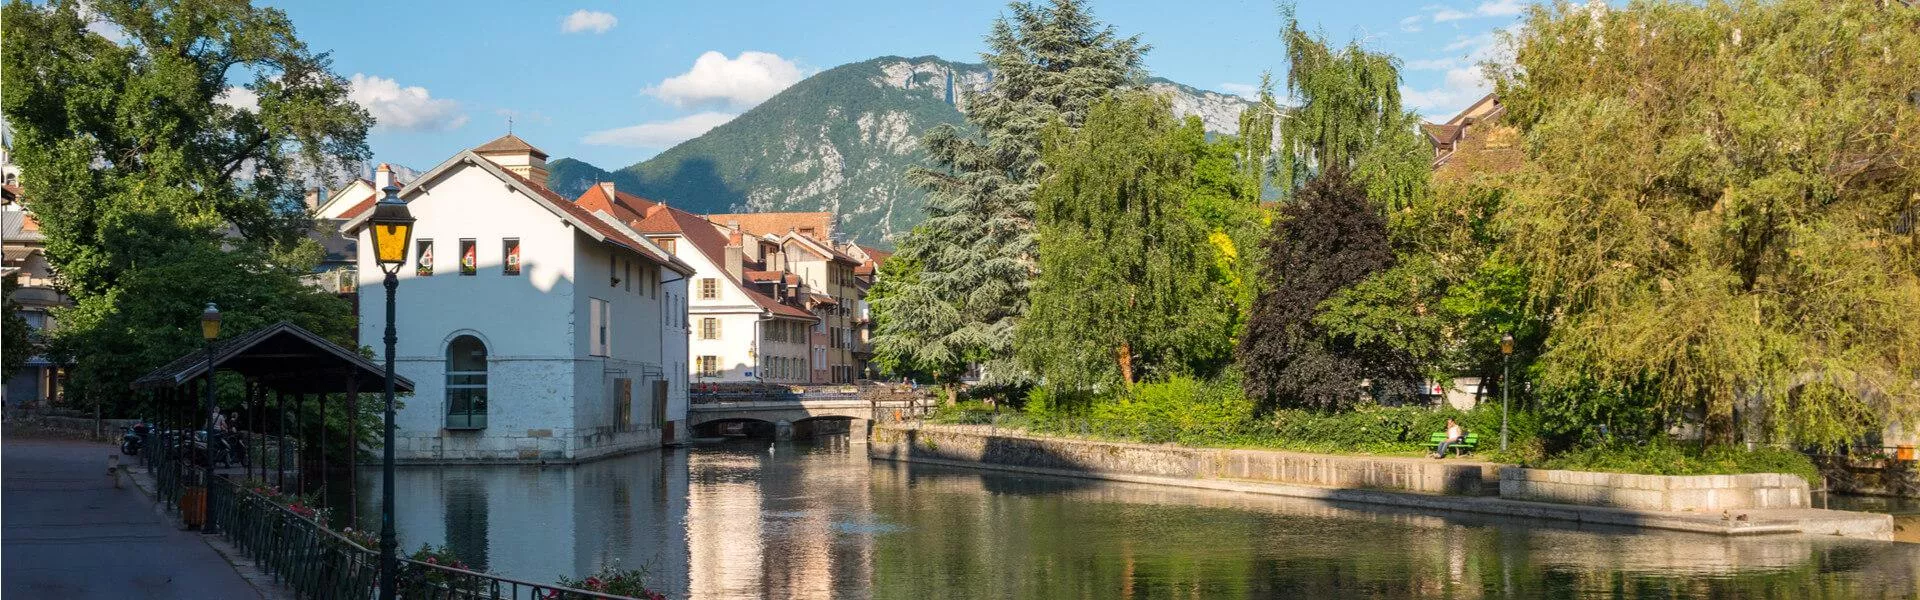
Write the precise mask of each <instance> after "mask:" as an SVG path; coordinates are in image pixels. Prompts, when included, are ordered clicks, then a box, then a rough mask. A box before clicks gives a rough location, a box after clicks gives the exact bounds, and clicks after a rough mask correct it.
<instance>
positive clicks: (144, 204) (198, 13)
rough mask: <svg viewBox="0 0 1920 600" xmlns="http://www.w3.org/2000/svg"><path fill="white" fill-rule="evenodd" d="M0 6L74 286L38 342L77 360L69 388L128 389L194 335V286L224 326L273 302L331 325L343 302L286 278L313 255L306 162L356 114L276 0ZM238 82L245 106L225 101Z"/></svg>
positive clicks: (349, 152) (47, 216)
mask: <svg viewBox="0 0 1920 600" xmlns="http://www.w3.org/2000/svg"><path fill="white" fill-rule="evenodd" d="M4 16H5V20H6V23H7V29H8V35H7V43H6V46H5V48H4V51H0V67H4V71H5V73H4V83H5V85H4V87H5V89H4V92H0V97H3V106H4V109H5V112H6V115H7V118H8V120H9V122H10V124H11V125H12V126H13V127H14V131H15V134H16V138H15V139H16V140H17V143H18V146H17V150H18V157H19V161H20V164H21V166H22V168H23V170H24V171H25V172H26V173H27V174H28V178H29V181H30V182H31V185H32V190H33V192H32V194H30V195H29V196H28V207H29V208H31V209H32V210H33V211H34V212H35V214H36V216H37V217H38V218H39V220H40V222H41V225H42V231H43V232H44V233H45V234H46V238H47V254H48V257H49V259H50V260H51V262H52V263H53V266H54V268H55V270H56V271H57V272H58V273H59V277H60V281H61V282H62V284H63V285H64V286H65V288H66V291H67V292H68V293H69V294H70V295H71V296H72V298H73V299H74V301H75V306H74V307H72V308H71V309H68V310H66V311H64V312H63V313H62V314H61V318H60V321H61V325H62V326H61V327H60V328H59V329H58V330H56V338H55V339H54V343H53V348H54V351H55V353H56V354H59V355H62V356H65V357H69V358H71V359H73V360H75V361H76V364H75V368H74V369H73V370H72V371H71V380H70V387H69V392H70V393H72V394H75V395H77V396H79V397H82V398H85V399H92V400H117V399H120V398H122V397H124V396H125V390H126V384H127V382H128V381H129V380H130V379H131V378H133V377H136V376H138V375H139V374H140V373H142V372H144V371H145V370H147V369H150V368H152V367H154V366H157V364H158V361H161V360H165V359H166V358H169V357H171V356H173V355H175V354H178V353H179V352H181V351H184V350H187V349H190V348H192V347H195V346H197V345H198V344H199V342H198V341H197V337H198V336H197V335H195V334H194V332H192V331H189V329H190V328H192V327H193V322H194V321H195V320H196V315H198V314H199V312H200V310H201V309H202V308H203V307H204V306H205V304H206V302H208V301H213V302H218V303H220V304H221V306H222V310H223V312H225V313H226V314H227V318H228V323H229V325H228V327H229V328H230V329H229V331H240V330H243V329H244V328H246V327H247V326H249V325H256V324H265V323H268V322H271V321H274V320H278V319H281V318H287V319H290V320H293V321H295V322H296V323H299V324H301V325H303V326H306V327H309V328H311V329H314V330H315V331H319V332H322V333H325V334H329V335H331V336H333V337H335V339H336V340H344V339H346V337H347V336H348V334H349V332H350V330H351V326H350V323H349V321H348V315H347V310H348V307H347V306H346V304H345V303H342V302H339V301H338V300H336V299H333V298H330V297H328V296H326V295H325V294H324V293H322V292H320V291H318V290H315V289H311V288H308V287H305V286H302V285H300V284H299V281H298V278H299V277H300V276H302V275H305V274H307V273H308V272H309V271H310V269H311V267H312V265H313V264H314V262H315V261H316V260H317V258H318V254H317V252H318V250H317V247H315V246H314V245H313V243H312V242H309V241H306V240H305V239H304V238H303V237H302V236H301V234H302V233H303V232H304V231H305V230H306V227H309V226H310V225H311V222H310V220H309V218H308V216H307V215H306V213H305V212H304V206H303V205H302V204H301V202H300V200H301V196H302V193H301V192H302V188H303V187H304V186H305V185H306V184H307V180H306V177H307V176H308V174H310V173H313V172H316V171H317V172H335V171H337V170H339V169H340V168H341V167H342V166H344V165H350V164H355V163H358V162H359V161H361V160H364V159H365V158H366V156H367V154H368V153H367V148H366V142H365V139H366V130H367V127H368V125H369V124H370V121H371V119H370V117H369V116H368V115H367V112H366V111H365V110H364V109H362V108H360V107H359V106H358V105H357V104H354V103H353V102H352V101H350V100H348V99H347V85H346V82H345V81H344V80H342V79H341V78H340V77H339V76H337V75H335V74H333V73H332V72H330V71H329V70H328V68H329V65H328V60H327V58H326V56H325V55H315V54H312V53H310V52H309V51H308V50H307V49H306V47H305V46H304V45H303V44H301V43H300V42H299V40H298V39H297V38H296V37H295V36H294V31H293V26H292V24H291V23H290V22H289V21H288V20H287V17H286V15H285V14H284V13H283V12H281V11H279V10H277V9H261V8H255V7H253V6H250V5H249V4H248V3H246V2H243V1H238V0H218V1H211V2H177V1H162V2H144V1H133V0H93V1H89V2H85V3H81V2H77V1H71V0H63V1H59V2H54V3H51V4H48V5H34V4H28V3H24V2H13V3H9V4H7V5H6V8H5V14H4ZM101 31H105V32H109V33H112V34H114V35H115V36H116V38H117V39H109V38H108V37H107V36H105V35H103V34H102V33H100V32H101ZM236 79H238V80H242V81H244V85H243V86H235V85H234V84H233V83H232V82H233V81H234V80H236ZM240 87H243V88H244V89H243V91H244V92H246V93H245V94H239V95H243V96H244V95H251V96H254V97H257V98H258V103H257V106H234V105H233V104H237V103H236V102H232V99H233V98H235V97H237V96H236V95H235V94H236V92H230V91H229V90H230V88H240ZM223 98H224V99H227V100H228V102H221V101H220V100H222V99H223Z"/></svg>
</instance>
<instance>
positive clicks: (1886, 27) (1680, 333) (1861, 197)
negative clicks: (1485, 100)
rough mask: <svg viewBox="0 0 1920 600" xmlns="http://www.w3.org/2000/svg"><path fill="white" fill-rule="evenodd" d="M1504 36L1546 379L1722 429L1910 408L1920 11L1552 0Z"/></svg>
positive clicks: (1809, 2)
mask: <svg viewBox="0 0 1920 600" xmlns="http://www.w3.org/2000/svg"><path fill="white" fill-rule="evenodd" d="M1506 42H1507V43H1508V44H1510V48H1511V49H1512V51H1513V53H1514V54H1513V56H1514V60H1513V62H1512V63H1511V64H1508V65H1503V66H1499V67H1495V68H1493V69H1491V72H1492V74H1493V75H1494V79H1495V86H1496V89H1497V91H1498V93H1499V94H1500V95H1501V97H1502V98H1503V100H1504V101H1505V103H1506V105H1507V107H1508V110H1509V113H1508V117H1507V118H1508V123H1510V124H1513V125H1515V126H1517V127H1518V128H1519V129H1520V130H1521V131H1522V133H1523V134H1524V136H1525V140H1526V148H1527V155H1528V156H1527V160H1526V166H1525V167H1524V171H1523V172H1522V173H1521V174H1520V176H1519V177H1517V178H1516V179H1515V188H1514V194H1513V199H1512V202H1511V203H1510V204H1509V205H1508V209H1507V212H1506V214H1505V216H1504V217H1505V218H1507V219H1509V220H1510V221H1511V222H1512V223H1513V225H1514V228H1513V231H1514V234H1513V237H1512V239H1511V240H1510V248H1511V250H1512V251H1514V253H1515V254H1516V255H1517V256H1519V257H1521V258H1522V259H1523V260H1524V261H1525V262H1526V263H1527V265H1528V266H1529V268H1531V269H1532V270H1533V278H1532V281H1533V289H1532V290H1531V295H1532V297H1533V298H1534V301H1536V302H1537V303H1539V304H1540V305H1541V306H1543V307H1548V308H1549V309H1550V311H1551V312H1550V314H1551V315H1552V320H1553V322H1554V326H1553V329H1552V333H1551V334H1550V337H1549V338H1548V340H1547V347H1546V350H1545V352H1544V353H1543V355H1542V356H1541V360H1540V362H1539V363H1538V365H1539V373H1538V379H1537V381H1539V382H1540V383H1541V384H1542V385H1544V386H1546V387H1548V388H1549V390H1548V392H1549V394H1552V393H1553V390H1554V389H1558V390H1561V391H1571V390H1574V389H1576V388H1582V389H1599V390H1603V393H1601V394H1587V395H1585V396H1582V395H1581V394H1578V393H1569V394H1567V395H1568V396H1569V397H1586V398H1590V399H1593V400H1589V401H1591V402H1601V401H1602V400H1599V399H1598V398H1602V397H1608V396H1627V397H1628V398H1627V399H1626V400H1620V399H1618V398H1614V399H1611V400H1605V401H1606V402H1627V403H1635V402H1637V403H1642V404H1644V405H1646V406H1651V407H1652V408H1653V409H1654V410H1656V411H1658V412H1661V413H1664V414H1667V415H1670V416H1672V417H1674V418H1679V419H1685V420H1689V421H1694V422H1698V423H1700V424H1701V425H1703V428H1704V432H1705V434H1706V438H1707V440H1708V441H1710V442H1713V443H1723V444H1724V443H1731V442H1734V441H1736V439H1738V438H1739V437H1741V436H1742V434H1745V435H1746V436H1747V437H1748V439H1750V440H1751V439H1753V438H1754V437H1761V438H1764V439H1765V440H1768V441H1778V442H1792V443H1800V444H1814V445H1838V444H1843V443H1847V442H1849V441H1851V440H1855V439H1858V438H1859V437H1860V436H1862V435H1863V434H1865V433H1867V432H1868V431H1870V430H1872V429H1875V428H1877V427H1879V426H1880V425H1882V424H1883V423H1885V422H1886V421H1887V420H1889V419H1912V418H1913V417H1915V416H1916V414H1915V413H1916V407H1920V384H1916V381H1917V380H1920V377H1917V375H1920V262H1917V261H1916V249H1917V248H1920V237H1916V236H1917V235H1920V234H1916V232H1915V231H1914V215H1915V210H1916V203H1920V169H1916V167H1920V106H1916V103H1917V102H1920V92H1916V90H1917V89H1920V79H1917V78H1916V77H1915V74H1916V73H1920V11H1917V10H1913V9H1911V8H1906V7H1903V6H1900V5H1898V4H1890V3H1876V2H1820V1H1815V0H1787V1H1781V2H1759V1H1747V2H1732V3H1727V2H1709V3H1705V4H1693V3H1677V2H1634V3H1632V4H1630V5H1629V6H1627V7H1626V8H1624V9H1609V8H1607V7H1606V6H1604V5H1598V4H1595V5H1573V4H1570V3H1567V2H1560V3H1558V4H1555V5H1553V6H1537V7H1534V8H1533V9H1531V11H1530V13H1529V15H1528V17H1527V18H1526V19H1525V23H1524V27H1523V28H1521V29H1520V30H1518V31H1517V32H1516V33H1514V34H1512V35H1511V36H1509V37H1508V39H1507V40H1506ZM1908 422H1909V423H1911V422H1912V421H1911V420H1909V421H1908ZM1742 425H1744V426H1742Z"/></svg>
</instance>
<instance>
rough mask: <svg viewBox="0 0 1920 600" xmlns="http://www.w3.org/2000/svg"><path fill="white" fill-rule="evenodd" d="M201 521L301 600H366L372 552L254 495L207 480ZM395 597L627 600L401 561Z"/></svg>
mask: <svg viewBox="0 0 1920 600" xmlns="http://www.w3.org/2000/svg"><path fill="white" fill-rule="evenodd" d="M211 489H212V491H213V493H212V494H211V495H210V497H209V500H208V501H209V504H208V512H209V517H210V518H211V519H212V520H213V522H214V523H215V524H217V525H218V526H219V532H220V533H221V534H224V535H225V536H226V537H227V539H228V540H230V541H232V542H233V545H234V546H235V547H236V548H239V549H240V550H241V551H242V552H244V553H246V554H247V555H248V556H249V557H250V558H252V559H253V560H254V561H255V562H256V563H258V564H259V565H260V567H261V568H262V569H265V570H266V571H268V572H270V573H272V574H273V575H274V579H275V580H276V581H277V582H279V583H282V584H285V585H286V586H287V587H288V588H290V589H292V590H293V592H294V596H295V597H297V598H300V599H301V600H307V599H314V600H333V599H336V598H337V599H346V598H360V599H364V598H371V597H374V595H375V592H377V591H378V590H379V580H380V566H379V565H380V554H379V553H378V552H376V551H374V550H372V549H369V548H367V547H365V546H361V545H360V544H358V543H356V542H354V541H353V540H352V539H349V538H347V537H346V536H344V535H341V534H340V533H338V532H335V531H333V530H332V529H328V528H326V527H324V526H322V525H321V524H320V523H318V522H316V521H314V520H313V519H311V518H308V517H305V516H302V515H300V514H299V513H295V512H293V510H291V509H289V508H287V507H285V506H281V505H280V504H279V503H277V502H274V501H273V500H272V499H271V498H268V497H266V496H264V495H262V494H260V493H258V492H255V491H253V490H250V489H246V488H245V487H244V486H240V485H237V484H235V483H233V481H232V480H231V479H228V478H226V477H215V478H214V483H213V485H212V486H211ZM399 560H400V569H399V571H398V572H397V573H396V575H395V580H396V581H395V586H394V587H395V588H396V590H395V591H396V595H397V596H399V597H400V598H404V599H407V600H416V599H430V600H440V599H445V600H482V599H484V600H628V598H629V597H627V596H615V595H611V594H603V593H599V592H594V591H589V590H580V589H574V588H569V587H564V586H559V585H553V584H547V583H534V582H531V581H522V580H518V579H513V578H509V577H501V576H499V575H490V574H487V573H479V572H475V571H469V570H466V569H458V568H454V567H451V566H446V565H439V564H433V563H428V562H421V561H416V560H411V559H407V558H401V559H399Z"/></svg>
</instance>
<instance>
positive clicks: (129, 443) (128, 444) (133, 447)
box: [120, 421, 152, 456]
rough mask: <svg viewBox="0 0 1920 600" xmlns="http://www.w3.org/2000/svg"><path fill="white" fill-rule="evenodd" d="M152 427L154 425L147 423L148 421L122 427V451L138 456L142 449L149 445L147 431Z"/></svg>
mask: <svg viewBox="0 0 1920 600" xmlns="http://www.w3.org/2000/svg"><path fill="white" fill-rule="evenodd" d="M151 428H152V426H151V425H149V424H147V422H146V421H140V422H138V423H134V424H132V425H128V426H126V427H121V428H120V453H121V454H125V455H128V456H138V455H139V454H140V450H141V449H143V448H145V447H146V446H147V431H148V430H149V429H151Z"/></svg>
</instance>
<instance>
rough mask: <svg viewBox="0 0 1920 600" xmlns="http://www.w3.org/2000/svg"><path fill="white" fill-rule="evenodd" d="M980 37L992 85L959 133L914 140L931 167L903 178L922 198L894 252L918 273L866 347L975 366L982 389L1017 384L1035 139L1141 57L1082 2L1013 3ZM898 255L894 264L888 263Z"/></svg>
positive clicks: (1021, 377)
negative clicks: (921, 216)
mask: <svg viewBox="0 0 1920 600" xmlns="http://www.w3.org/2000/svg"><path fill="white" fill-rule="evenodd" d="M1009 11H1010V12H1011V14H1010V15H1009V16H1008V17H1005V18H1002V19H999V20H997V21H995V22H994V25H993V30H992V32H991V33H990V34H989V35H988V36H987V42H988V45H989V47H990V48H991V51H990V52H988V53H986V54H983V55H982V58H983V59H984V61H985V62H986V63H987V65H988V66H989V67H991V68H992V69H993V71H994V80H993V86H992V87H991V88H990V89H988V90H986V91H984V92H969V93H968V95H967V103H966V104H967V120H968V122H970V123H972V124H973V125H974V126H975V127H976V128H977V129H978V130H979V133H978V135H970V134H968V133H966V132H964V131H962V130H960V129H959V128H956V127H951V126H942V127H937V128H935V129H934V130H932V131H930V132H928V133H927V135H926V137H925V138H924V139H923V140H922V141H921V146H922V148H923V149H925V150H926V152H927V154H928V156H929V158H930V160H931V161H932V165H931V166H929V167H925V168H915V169H913V170H912V171H911V172H909V173H908V178H909V180H911V181H912V182H914V183H915V184H917V185H920V186H922V187H924V188H926V189H927V190H928V191H929V193H930V198H929V202H928V205H927V213H928V217H927V220H926V222H925V223H924V224H923V225H922V226H920V227H918V228H916V229H915V230H914V232H913V233H912V234H911V235H909V236H907V238H906V239H905V240H903V241H902V242H901V244H900V252H899V255H903V256H904V257H905V258H906V259H908V260H912V261H917V262H918V264H920V265H921V271H920V277H919V279H918V281H916V282H914V283H912V284H910V285H909V286H908V287H909V288H911V289H903V290H901V293H900V294H898V295H897V296H895V297H894V299H893V300H891V301H889V302H887V303H885V304H876V308H877V309H880V310H884V311H887V312H889V313H891V314H890V315H889V316H888V317H887V318H886V319H885V321H884V324H883V326H882V327H880V328H879V329H878V331H876V335H875V337H876V340H875V346H876V348H879V349H883V350H882V351H887V352H898V353H899V354H897V355H896V357H895V358H892V359H889V360H897V361H899V362H900V363H901V364H909V365H918V368H919V369H920V370H927V371H940V372H941V373H942V375H943V377H944V378H946V379H947V380H949V381H951V380H952V379H953V378H957V377H958V375H959V373H957V372H954V371H952V370H942V368H943V367H944V368H946V369H950V368H951V367H950V366H949V365H951V364H954V363H955V362H958V363H960V364H979V365H981V367H982V371H983V378H984V379H985V382H986V383H997V384H1021V383H1025V382H1026V381H1027V380H1028V378H1027V377H1026V374H1025V372H1024V370H1023V369H1021V368H1020V367H1019V365H1018V364H1017V362H1016V361H1015V360H1014V347H1013V337H1014V328H1015V325H1016V323H1017V322H1018V321H1019V319H1020V317H1022V316H1023V315H1025V314H1026V312H1027V307H1028V304H1027V291H1028V288H1029V287H1030V284H1031V282H1032V279H1033V276H1034V270H1035V266H1036V262H1035V261H1036V259H1035V240H1034V227H1033V222H1034V204H1033V192H1034V189H1035V188H1036V187H1037V186H1038V185H1039V182H1040V176H1041V174H1042V172H1043V163H1042V161H1041V134H1042V132H1043V130H1045V128H1046V127H1048V126H1049V125H1051V124H1052V123H1054V122H1056V121H1057V122H1060V123H1064V124H1065V125H1066V126H1068V127H1078V126H1079V125H1080V123H1081V122H1082V121H1084V120H1085V118H1086V113H1087V109H1088V107H1090V106H1092V105H1093V104H1094V103H1095V102H1096V101H1098V100H1100V99H1102V98H1105V97H1106V96H1108V95H1110V94H1112V93H1113V92H1114V91H1115V90H1117V89H1120V88H1122V87H1125V86H1129V85H1132V84H1134V83H1135V82H1137V81H1139V80H1140V78H1141V72H1140V58H1141V55H1142V53H1144V52H1145V51H1146V50H1147V48H1146V47H1145V46H1144V45H1142V44H1140V42H1139V40H1138V38H1137V37H1120V36H1119V35H1117V34H1115V33H1114V31H1113V29H1112V28H1111V27H1108V26H1105V25H1103V24H1101V23H1100V22H1099V21H1097V20H1095V19H1094V17H1093V14H1092V13H1091V12H1090V11H1089V10H1088V9H1087V7H1086V5H1085V2H1083V1H1082V0H1052V2H1050V3H1048V4H1047V5H1045V6H1034V5H1030V4H1022V3H1015V4H1012V5H1010V6H1009ZM897 258H899V257H896V259H897Z"/></svg>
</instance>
